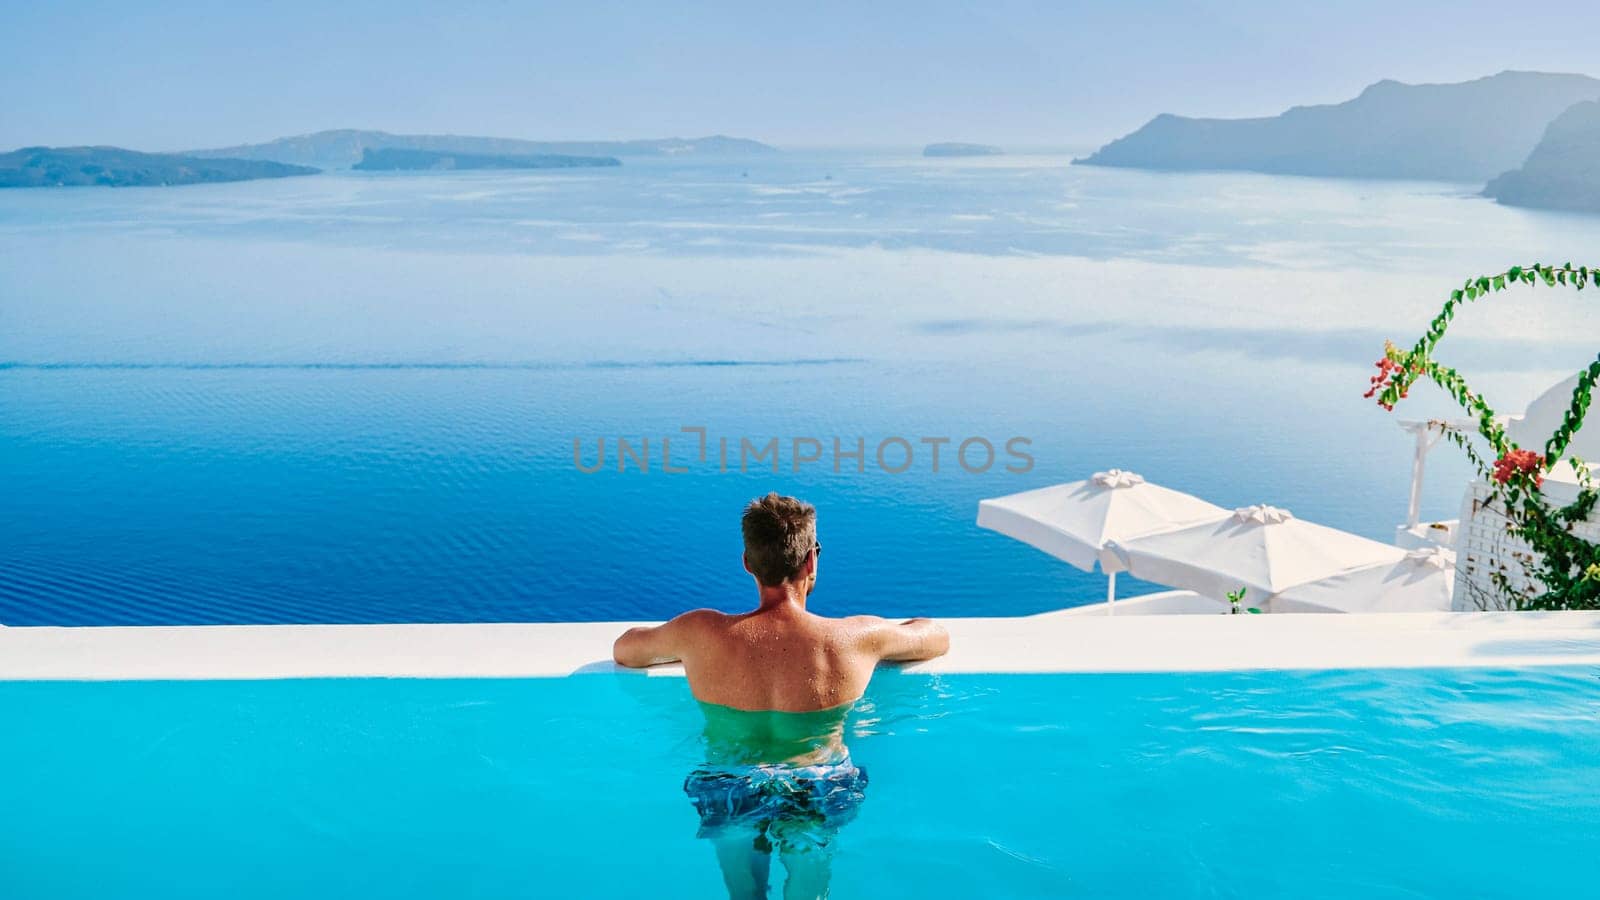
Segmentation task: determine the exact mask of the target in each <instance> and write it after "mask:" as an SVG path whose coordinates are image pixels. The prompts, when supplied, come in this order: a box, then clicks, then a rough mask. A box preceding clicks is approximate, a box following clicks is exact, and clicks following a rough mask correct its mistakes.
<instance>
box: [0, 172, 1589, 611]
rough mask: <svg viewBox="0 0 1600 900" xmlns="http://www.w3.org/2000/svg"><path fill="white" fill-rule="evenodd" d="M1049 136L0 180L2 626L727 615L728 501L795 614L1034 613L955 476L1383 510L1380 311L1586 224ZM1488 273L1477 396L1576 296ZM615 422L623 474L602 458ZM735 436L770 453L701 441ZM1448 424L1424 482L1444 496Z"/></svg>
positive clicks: (1398, 315)
mask: <svg viewBox="0 0 1600 900" xmlns="http://www.w3.org/2000/svg"><path fill="white" fill-rule="evenodd" d="M1068 161H1069V159H1068V157H1067V156H1065V155H1039V156H1013V157H1003V158H998V159H983V160H975V161H974V160H923V159H921V158H918V157H915V156H911V155H906V154H897V153H892V152H873V153H867V152H843V151H829V152H822V151H815V152H790V153H785V154H781V155H777V156H771V157H759V158H749V159H723V160H710V161H708V160H629V161H628V162H627V164H626V165H625V166H623V167H622V168H620V169H616V170H595V171H561V172H549V173H541V172H532V173H510V172H491V173H458V174H441V173H430V174H361V173H343V174H328V175H323V176H318V177H313V178H303V179H289V180H282V181H262V182H253V183H245V184H235V185H216V186H198V187H183V188H155V189H119V190H105V189H63V190H31V191H25V190H13V191H5V192H0V623H4V624H11V625H25V624H110V623H223V622H412V621H505V620H574V619H633V618H654V617H661V616H666V615H669V614H671V613H673V612H676V611H678V610H680V609H682V608H684V607H689V606H701V605H708V606H716V607H722V608H725V609H732V608H736V607H738V606H739V605H741V604H743V603H744V602H746V601H747V599H748V598H749V596H750V593H751V591H750V585H749V583H748V580H747V576H745V575H744V573H743V572H742V571H741V569H740V567H739V550H740V547H739V532H738V524H737V517H738V513H739V509H740V506H741V505H742V503H743V502H744V501H746V500H747V499H748V498H750V497H752V496H754V495H757V494H760V493H764V492H766V491H768V490H778V491H783V492H790V493H795V494H799V495H800V496H802V497H805V498H807V499H809V500H811V501H813V502H814V503H816V504H817V506H818V507H819V509H820V529H821V537H822V540H823V541H824V543H825V544H826V545H827V553H826V554H825V559H824V564H823V567H822V580H821V583H820V586H819V588H818V592H817V594H816V595H815V598H814V602H815V607H816V608H817V609H818V610H820V611H824V612H830V613H845V612H854V611H866V610H871V611H877V612H882V613H886V614H910V613H914V612H925V613H931V614H939V615H949V614H1007V613H1027V612H1035V611H1039V610H1044V609H1051V608H1057V607H1062V606H1068V605H1074V604H1078V603H1082V602H1087V601H1090V600H1094V599H1097V598H1098V597H1099V596H1100V595H1101V592H1102V590H1103V589H1102V584H1101V581H1100V578H1099V576H1097V575H1090V574H1084V573H1080V572H1077V571H1076V570H1073V569H1070V568H1069V567H1067V566H1065V565H1063V564H1060V563H1058V562H1056V561H1054V560H1052V559H1050V558H1048V557H1045V556H1043V555H1041V554H1038V553H1037V552H1035V551H1033V550H1031V549H1029V548H1026V547H1024V546H1021V545H1019V544H1016V543H1014V542H1011V541H1008V540H1007V539H1004V538H1001V537H999V536H996V535H993V534H990V533H986V532H982V531H979V530H978V529H977V528H976V527H975V526H974V524H973V520H974V518H975V515H976V508H977V502H978V500H979V499H980V498H983V497H988V496H995V495H998V494H1004V493H1009V492H1012V491H1017V490H1023V489H1027V488H1032V487H1038V486H1041V485H1044V484H1048V483H1052V482H1056V481H1065V480H1071V479H1076V478H1082V477H1085V476H1087V475H1088V474H1090V473H1092V472H1094V471H1095V470H1097V469H1104V468H1108V467H1112V466H1119V467H1122V468H1130V469H1133V470H1135V471H1138V472H1141V473H1142V474H1144V475H1145V476H1146V477H1147V478H1150V479H1151V480H1154V481H1158V482H1161V483H1164V484H1167V485H1169V486H1172V487H1176V488H1179V489H1183V490H1188V491H1191V492H1194V493H1196V494H1199V495H1201V496H1203V497H1206V498H1208V499H1210V500H1212V501H1214V502H1217V503H1220V504H1223V505H1243V504H1248V503H1257V502H1270V503H1275V504H1278V505H1282V506H1287V507H1289V508H1290V509H1292V510H1293V511H1294V512H1295V513H1296V514H1297V515H1299V516H1302V517H1304V518H1309V519H1313V520H1316V521H1320V522H1323V523H1325V524H1329V525H1333V526H1336V527H1341V528H1346V529H1350V530H1353V531H1357V532H1360V533H1362V534H1366V535H1369V536H1372V537H1375V538H1380V539H1386V538H1387V537H1388V536H1389V534H1390V532H1391V530H1392V527H1393V525H1394V524H1395V523H1396V522H1397V521H1399V519H1400V518H1401V517H1402V516H1403V513H1404V503H1405V492H1406V486H1407V482H1408V477H1409V453H1410V450H1409V447H1410V443H1409V441H1410V439H1409V438H1408V437H1406V436H1405V435H1404V434H1403V433H1402V432H1401V431H1400V430H1399V429H1398V428H1396V427H1395V425H1394V424H1393V422H1392V419H1391V417H1387V416H1385V415H1383V414H1382V413H1380V412H1379V411H1378V410H1377V409H1376V408H1374V407H1372V406H1370V404H1369V403H1367V402H1365V401H1363V400H1361V398H1360V394H1361V392H1362V390H1363V389H1364V388H1365V384H1366V376H1367V374H1368V372H1369V370H1370V366H1371V363H1372V360H1374V359H1376V358H1377V357H1378V355H1379V354H1380V352H1381V348H1382V341H1383V339H1384V338H1385V337H1395V338H1397V339H1402V340H1407V341H1409V340H1411V339H1413V338H1414V337H1415V335H1416V334H1417V333H1418V332H1419V330H1420V329H1421V328H1422V327H1423V325H1424V324H1425V323H1426V321H1427V319H1428V318H1429V317H1431V315H1432V314H1433V312H1434V311H1435V309H1436V307H1437V305H1438V302H1439V300H1440V299H1442V296H1443V294H1444V293H1445V292H1446V291H1447V290H1448V289H1449V288H1450V287H1451V286H1453V285H1454V284H1455V283H1457V282H1459V281H1460V280H1461V279H1462V278H1464V277H1466V275H1468V274H1474V273H1478V272H1480V271H1490V270H1496V269H1500V268H1504V267H1505V266H1506V265H1507V264H1510V263H1517V262H1527V261H1529V260H1531V259H1535V258H1537V259H1542V260H1545V261H1564V260H1565V259H1568V258H1572V259H1582V258H1584V254H1585V252H1586V251H1589V250H1591V249H1592V248H1594V247H1596V246H1600V219H1594V218H1584V217H1576V216H1566V215H1559V214H1550V213H1534V212H1527V211H1518V210H1511V209H1506V208H1503V207H1498V206H1496V205H1494V204H1492V203H1489V202H1487V201H1485V200H1482V199H1480V198H1477V197H1475V196H1473V193H1474V191H1475V189H1476V188H1475V187H1474V186H1472V185H1455V184H1438V183H1414V182H1356V181H1344V182H1340V181H1327V180H1319V179H1305V178H1275V177H1268V176H1255V175H1244V174H1163V173H1143V172H1128V171H1117V170H1109V169H1092V168H1084V167H1072V166H1069V165H1068ZM1591 261H1592V260H1591ZM1497 302H1501V301H1497ZM1508 304H1509V305H1508ZM1501 305H1502V306H1503V307H1504V308H1503V309H1502V310H1499V311H1496V310H1475V311H1474V313H1479V315H1477V316H1476V317H1463V319H1462V320H1461V321H1460V325H1459V330H1460V332H1461V333H1460V335H1459V336H1457V335H1452V337H1451V339H1450V343H1449V344H1448V345H1447V351H1448V352H1447V353H1446V354H1445V355H1446V356H1447V357H1448V358H1449V360H1450V361H1452V362H1454V363H1457V364H1460V365H1461V366H1462V367H1463V368H1464V369H1465V370H1467V371H1468V372H1470V373H1472V374H1473V377H1474V379H1475V380H1474V383H1475V384H1482V385H1485V386H1486V387H1487V389H1489V390H1491V393H1492V394H1493V396H1494V397H1501V398H1505V399H1504V402H1505V405H1506V406H1507V407H1508V409H1509V408H1515V407H1517V406H1519V405H1520V404H1521V403H1522V402H1524V401H1525V400H1526V399H1527V398H1528V397H1530V396H1531V395H1532V394H1533V393H1534V392H1535V391H1537V390H1538V389H1540V388H1542V387H1544V386H1545V385H1547V384H1548V383H1551V382H1553V381H1555V380H1556V379H1557V378H1558V377H1560V375H1562V374H1563V373H1564V371H1570V370H1571V369H1574V368H1576V367H1577V365H1579V364H1580V363H1582V362H1584V361H1586V360H1587V359H1589V358H1590V357H1591V355H1592V352H1593V348H1592V346H1590V345H1589V344H1588V343H1585V342H1584V334H1585V333H1587V334H1591V335H1592V334H1593V333H1595V332H1594V330H1593V329H1594V327H1595V326H1596V324H1597V323H1596V322H1595V320H1594V314H1593V313H1592V312H1585V311H1583V309H1582V307H1581V306H1580V305H1579V304H1578V302H1577V300H1576V299H1574V298H1571V297H1565V296H1562V295H1548V297H1546V298H1545V299H1541V298H1540V297H1539V296H1537V295H1535V294H1533V293H1532V291H1531V290H1530V291H1529V292H1528V293H1527V295H1526V296H1525V297H1523V296H1521V295H1519V296H1518V297H1516V298H1511V300H1510V301H1506V302H1501ZM1585 329H1588V330H1587V332H1585ZM1445 409H1446V407H1444V406H1443V405H1442V404H1440V403H1439V402H1437V399H1436V398H1429V397H1421V398H1419V400H1418V403H1417V405H1416V406H1415V408H1414V409H1413V410H1411V411H1410V412H1412V413H1414V414H1417V415H1421V414H1424V413H1427V412H1438V411H1444V410H1445ZM1403 412H1404V410H1403ZM684 428H700V429H704V434H705V436H706V439H707V445H708V446H707V453H706V458H705V460H703V461H702V460H701V459H699V454H698V450H699V447H698V441H699V434H700V433H699V432H685V431H683V430H682V429H684ZM669 437H670V438H671V439H672V443H671V457H670V462H671V465H672V467H673V468H674V469H680V468H681V469H685V470H686V471H671V472H669V471H664V470H663V469H664V467H663V465H662V460H661V454H662V439H663V438H669ZM835 438H837V439H839V441H840V446H841V448H842V449H843V450H845V451H847V452H848V451H850V450H853V449H854V448H855V446H856V443H857V442H858V441H859V442H860V443H861V445H862V446H863V447H864V448H865V449H866V458H865V460H864V468H865V471H856V470H855V468H854V467H855V465H856V463H855V462H854V461H853V460H852V459H848V458H846V459H842V460H840V464H839V470H838V471H835V466H834V456H833V440H834V439H835ZM1014 438H1015V439H1021V440H1022V441H1025V443H1023V444H1018V445H1015V446H1019V447H1022V448H1024V449H1025V452H1026V453H1027V455H1028V456H1029V457H1031V459H1032V461H1033V462H1032V466H1031V468H1029V469H1028V470H1027V471H1025V472H1020V473H1018V472H1012V471H1007V470H1006V464H1007V463H1016V462H1018V461H1019V460H1018V458H1016V457H1012V456H1007V455H1006V453H1005V449H1004V445H1005V442H1006V441H1008V440H1011V439H1014ZM602 439H603V440H605V441H606V442H607V449H608V453H609V454H610V455H609V456H608V458H607V467H606V468H605V469H604V470H602V471H599V472H595V473H585V472H583V471H581V470H580V469H579V468H578V466H577V465H575V463H574V454H573V446H574V441H577V442H578V443H579V448H580V451H581V452H580V457H579V458H580V460H581V461H583V462H584V463H585V465H593V464H594V462H595V459H596V453H597V450H598V446H599V442H600V441H601V440H602ZM619 439H623V440H626V441H628V442H629V446H630V448H633V449H635V450H636V451H637V450H638V449H639V448H640V447H642V445H643V443H644V442H645V441H646V440H648V441H649V446H650V453H649V456H650V461H651V464H652V465H651V469H650V471H648V472H642V471H638V469H637V467H636V466H632V465H630V466H629V470H628V471H623V472H619V471H617V470H616V462H617V459H616V450H617V441H618V440H619ZM773 439H776V440H777V441H778V450H779V454H778V461H777V469H778V471H776V472H775V471H773V469H772V462H771V459H770V457H769V458H763V459H761V460H759V461H757V462H754V463H753V464H751V465H749V466H748V467H747V469H748V470H747V471H745V472H743V473H741V472H739V471H738V458H737V457H738V451H739V447H740V443H741V440H745V441H749V442H750V445H751V448H752V449H754V450H763V449H765V448H766V446H767V443H768V441H771V440H773ZM968 439H979V440H980V441H987V442H989V444H990V445H992V446H994V447H995V449H996V451H997V459H996V462H995V463H994V464H993V465H992V466H991V467H989V468H988V470H987V471H983V472H981V473H974V472H969V471H966V470H964V469H963V468H962V467H961V466H960V465H959V464H958V462H956V461H955V460H954V455H955V453H956V450H957V449H958V447H959V445H960V444H961V443H962V442H963V441H967V440H968ZM723 440H726V441H728V443H729V446H730V448H731V454H732V457H733V458H732V462H731V465H730V466H729V468H730V471H722V466H720V465H719V464H718V462H717V458H718V456H719V454H718V448H719V446H720V442H721V441H723ZM797 441H798V443H797ZM812 441H814V442H815V443H814V444H813V443H811V442H812ZM897 441H903V442H904V443H903V444H902V443H897ZM941 441H948V443H941ZM885 442H887V443H885ZM880 446H883V447H885V448H886V456H885V463H886V465H882V466H880V465H879V463H878V460H877V459H876V450H877V448H878V447H880ZM936 446H937V447H938V448H940V449H941V453H942V456H941V460H940V466H939V469H938V470H937V471H935V470H934V467H933V464H932V459H931V452H932V450H933V449H934V448H935V447H936ZM983 447H984V444H982V443H980V442H973V443H971V444H969V446H968V450H969V456H968V457H967V459H968V461H969V462H970V463H972V464H973V465H974V467H980V465H979V464H981V463H982V461H983V460H984V458H985V457H984V454H983ZM797 448H798V449H799V450H800V451H801V452H802V454H809V453H811V452H812V451H813V449H820V450H821V451H822V453H821V457H822V458H821V460H820V461H818V462H814V463H802V464H801V465H799V466H798V468H797V467H796V466H795V464H794V454H795V450H796V449H797ZM905 449H910V450H911V451H913V452H912V457H911V460H910V465H909V466H907V467H906V469H905V471H899V472H891V471H887V469H895V468H899V467H900V466H901V465H902V464H904V463H905V453H904V451H905ZM1449 453H1450V451H1449V450H1448V449H1445V450H1441V451H1440V452H1439V453H1437V454H1436V456H1435V460H1434V463H1433V464H1432V466H1433V467H1432V469H1431V472H1430V475H1431V479H1432V480H1431V481H1430V484H1429V491H1428V495H1427V500H1428V503H1427V507H1426V510H1425V512H1426V513H1427V514H1428V515H1430V516H1437V517H1453V516H1454V514H1455V508H1456V503H1457V500H1458V498H1459V496H1460V488H1461V483H1462V478H1463V477H1464V474H1465V470H1464V469H1463V468H1462V467H1461V466H1460V465H1459V463H1457V462H1455V461H1453V460H1452V459H1451V458H1450V456H1449Z"/></svg>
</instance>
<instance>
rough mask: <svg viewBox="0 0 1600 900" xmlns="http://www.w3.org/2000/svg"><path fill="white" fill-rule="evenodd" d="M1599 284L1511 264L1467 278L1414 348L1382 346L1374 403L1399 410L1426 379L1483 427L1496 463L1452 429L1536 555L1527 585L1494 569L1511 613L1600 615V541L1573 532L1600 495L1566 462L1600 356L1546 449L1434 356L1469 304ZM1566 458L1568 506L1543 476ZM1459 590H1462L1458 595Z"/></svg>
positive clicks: (1573, 272) (1577, 462)
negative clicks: (1526, 444)
mask: <svg viewBox="0 0 1600 900" xmlns="http://www.w3.org/2000/svg"><path fill="white" fill-rule="evenodd" d="M1596 278H1600V269H1592V268H1590V267H1588V266H1577V267H1575V266H1573V265H1572V263H1567V264H1565V265H1561V266H1546V265H1540V264H1538V263H1535V264H1533V265H1531V266H1512V267H1511V268H1510V269H1507V270H1506V271H1504V272H1501V273H1499V274H1497V275H1484V276H1480V277H1478V278H1469V279H1467V281H1466V283H1465V284H1463V285H1462V286H1461V287H1459V288H1457V289H1455V290H1453V291H1451V292H1450V299H1448V300H1446V301H1445V304H1444V308H1443V309H1441V310H1439V314H1438V315H1436V316H1434V317H1433V321H1432V322H1431V323H1429V325H1428V330H1427V331H1426V332H1425V333H1424V334H1423V335H1422V337H1421V338H1419V339H1418V340H1417V343H1416V344H1415V345H1414V346H1413V347H1412V348H1411V349H1409V350H1406V349H1401V348H1399V347H1396V346H1395V345H1394V344H1393V343H1390V344H1387V345H1386V346H1385V348H1384V354H1383V358H1382V359H1380V360H1378V362H1377V366H1378V374H1376V375H1374V376H1373V377H1372V384H1371V387H1370V388H1369V389H1368V390H1367V394H1366V396H1367V397H1369V398H1372V397H1376V398H1377V401H1378V405H1379V406H1381V407H1383V408H1384V409H1386V410H1393V409H1394V407H1395V404H1397V403H1399V402H1400V401H1402V400H1404V399H1406V397H1407V396H1408V395H1409V392H1410V390H1411V387H1412V385H1414V384H1415V383H1416V382H1417V381H1418V380H1419V379H1422V378H1426V379H1428V380H1429V381H1431V382H1433V383H1434V384H1436V385H1438V386H1439V387H1440V388H1442V389H1443V390H1444V391H1445V393H1447V394H1449V395H1450V396H1451V397H1453V398H1454V399H1455V401H1456V403H1457V404H1459V405H1460V406H1461V408H1462V409H1463V410H1465V411H1466V412H1467V414H1468V415H1469V416H1471V417H1472V418H1473V419H1474V420H1475V421H1476V423H1477V426H1478V436H1480V437H1482V438H1483V439H1484V440H1485V441H1486V442H1487V443H1488V445H1489V449H1490V451H1491V452H1492V453H1493V457H1492V458H1491V457H1489V456H1487V455H1485V454H1483V453H1480V452H1479V451H1478V449H1477V448H1476V447H1474V446H1473V443H1472V440H1471V436H1469V435H1466V434H1463V433H1461V432H1459V431H1456V430H1450V431H1447V432H1446V435H1447V436H1448V437H1449V438H1450V440H1451V441H1452V442H1453V443H1454V444H1456V445H1457V446H1459V447H1460V448H1461V449H1462V450H1463V451H1464V452H1465V453H1466V455H1467V458H1468V459H1469V460H1470V461H1471V462H1472V464H1473V465H1474V466H1475V467H1476V468H1477V470H1478V473H1479V474H1480V475H1481V476H1482V477H1483V478H1484V479H1485V480H1486V481H1487V482H1488V483H1489V485H1490V490H1491V493H1490V496H1489V500H1488V503H1489V505H1490V506H1497V507H1498V508H1499V509H1500V510H1501V511H1502V512H1504V513H1505V516H1506V523H1507V524H1506V529H1507V531H1508V532H1509V533H1510V534H1511V535H1513V536H1515V537H1517V538H1520V539H1521V540H1522V541H1524V542H1526V543H1527V545H1528V546H1529V547H1530V548H1531V550H1532V552H1531V553H1529V554H1521V555H1519V556H1518V559H1517V562H1519V563H1520V564H1521V565H1522V567H1523V570H1524V572H1525V574H1526V575H1527V576H1528V578H1527V583H1528V584H1529V585H1532V586H1531V587H1524V586H1522V585H1521V584H1520V583H1519V582H1517V581H1514V580H1513V579H1511V578H1510V577H1509V576H1508V575H1507V574H1506V572H1505V570H1503V569H1501V570H1496V571H1494V572H1493V573H1492V574H1491V576H1490V577H1491V580H1492V582H1493V584H1494V585H1495V588H1496V590H1497V591H1498V592H1499V593H1500V594H1501V595H1502V597H1504V599H1505V600H1506V604H1507V606H1509V607H1510V608H1512V609H1600V544H1597V543H1595V542H1593V541H1589V540H1585V539H1584V538H1582V537H1580V536H1579V535H1578V534H1576V533H1575V531H1574V528H1575V526H1576V525H1577V524H1578V523H1580V522H1583V521H1585V520H1586V519H1588V517H1589V515H1590V514H1591V513H1592V512H1593V511H1594V508H1595V502H1596V499H1597V497H1600V491H1597V490H1596V487H1595V481H1594V478H1593V476H1592V475H1591V474H1590V472H1589V467H1588V466H1587V465H1585V464H1584V462H1583V460H1581V459H1578V458H1576V457H1571V456H1566V451H1567V447H1568V445H1569V444H1571V442H1572V437H1573V435H1574V434H1576V433H1577V431H1578V429H1579V428H1581V427H1582V426H1583V419H1584V416H1585V415H1586V414H1587V413H1588V411H1589V402H1590V397H1591V395H1592V394H1593V391H1594V386H1595V383H1596V382H1597V381H1600V356H1597V357H1596V358H1595V361H1594V362H1592V363H1590V364H1589V367H1588V368H1587V369H1585V370H1584V371H1583V372H1582V373H1580V374H1579V376H1578V384H1577V387H1576V388H1575V389H1574V390H1573V392H1572V403H1571V405H1570V406H1569V407H1568V408H1567V410H1566V413H1565V415H1564V416H1563V417H1562V421H1561V424H1560V426H1558V427H1557V428H1556V430H1555V433H1554V434H1552V435H1551V436H1550V439H1549V440H1548V441H1546V442H1545V445H1544V448H1543V451H1544V452H1543V453H1540V452H1538V451H1537V450H1533V449H1525V448H1522V447H1519V446H1517V445H1515V444H1513V443H1511V442H1510V441H1509V439H1508V438H1507V436H1506V430H1505V428H1504V426H1502V425H1501V424H1500V422H1499V421H1498V417H1497V414H1496V413H1495V410H1494V408H1493V407H1491V406H1490V405H1489V403H1488V402H1487V401H1486V400H1485V399H1484V398H1483V395H1481V394H1478V393H1476V392H1474V391H1473V390H1472V389H1471V388H1470V387H1468V386H1467V382H1466V380H1465V379H1464V378H1462V377H1461V374H1460V373H1459V372H1457V371H1456V370H1455V369H1452V368H1450V367H1449V366H1446V365H1443V364H1441V363H1439V362H1438V361H1437V360H1436V359H1434V357H1433V353H1434V350H1435V349H1436V348H1437V347H1438V345H1439V341H1440V339H1441V338H1443V337H1444V334H1445V331H1446V330H1447V329H1448V328H1449V327H1450V323H1451V322H1452V321H1453V320H1454V319H1455V316H1456V312H1457V310H1459V309H1460V308H1461V307H1462V305H1463V304H1467V303H1472V302H1474V301H1476V300H1479V299H1481V298H1483V297H1487V296H1489V295H1490V294H1493V293H1498V292H1500V291H1504V290H1506V289H1507V288H1510V287H1514V286H1516V285H1519V284H1522V285H1538V284H1541V283H1542V284H1544V285H1546V286H1547V287H1559V286H1565V287H1571V288H1574V289H1576V290H1580V291H1581V290H1583V289H1584V288H1586V287H1589V286H1590V285H1592V284H1594V283H1595V279H1596ZM1563 457H1565V459H1566V461H1567V464H1568V465H1570V466H1571V467H1572V470H1573V472H1574V473H1576V476H1577V482H1578V491H1577V497H1576V499H1575V500H1573V501H1572V502H1571V503H1568V504H1567V505H1565V506H1556V505H1555V504H1554V503H1552V502H1551V501H1550V500H1549V499H1548V498H1547V497H1546V496H1545V494H1544V492H1543V490H1542V488H1543V486H1544V476H1545V473H1547V472H1550V471H1552V470H1553V469H1554V468H1555V466H1556V464H1557V463H1559V462H1561V461H1562V459H1563ZM1459 589H1461V587H1460V586H1458V590H1459Z"/></svg>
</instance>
